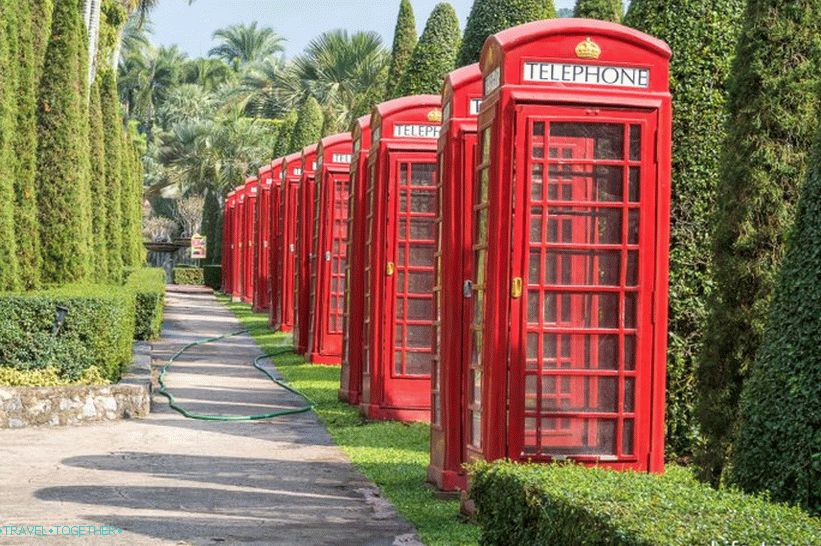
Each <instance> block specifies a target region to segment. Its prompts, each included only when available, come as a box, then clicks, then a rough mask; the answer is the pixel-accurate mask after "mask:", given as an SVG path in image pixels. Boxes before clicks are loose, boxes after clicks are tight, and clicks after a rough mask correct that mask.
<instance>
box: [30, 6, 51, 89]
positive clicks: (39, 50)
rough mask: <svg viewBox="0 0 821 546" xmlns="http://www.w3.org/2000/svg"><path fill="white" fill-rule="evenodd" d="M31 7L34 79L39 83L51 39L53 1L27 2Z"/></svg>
mask: <svg viewBox="0 0 821 546" xmlns="http://www.w3.org/2000/svg"><path fill="white" fill-rule="evenodd" d="M29 5H30V6H31V20H32V21H33V25H32V33H31V39H32V49H33V54H34V77H35V80H36V81H38V82H39V81H40V77H41V76H42V74H43V64H44V63H45V61H46V49H47V48H48V42H49V38H50V37H51V21H52V16H53V13H54V0H29Z"/></svg>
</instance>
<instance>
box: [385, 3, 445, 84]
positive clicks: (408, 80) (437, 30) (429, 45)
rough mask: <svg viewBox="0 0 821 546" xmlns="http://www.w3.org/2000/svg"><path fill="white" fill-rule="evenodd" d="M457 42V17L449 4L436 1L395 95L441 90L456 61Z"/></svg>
mask: <svg viewBox="0 0 821 546" xmlns="http://www.w3.org/2000/svg"><path fill="white" fill-rule="evenodd" d="M460 41H461V36H460V33H459V18H458V17H457V16H456V11H454V9H453V6H451V5H450V4H448V3H446V2H442V3H441V4H437V5H436V7H435V8H433V12H431V14H430V17H428V21H427V23H425V30H424V31H423V32H422V36H421V37H420V38H419V42H418V43H417V44H416V47H415V48H414V50H413V55H411V58H410V61H409V62H408V68H407V69H406V70H405V73H404V74H403V75H402V80H401V81H400V82H399V86H398V87H397V89H396V93H395V94H396V95H397V96H399V97H402V96H406V95H418V94H422V93H432V94H439V93H441V91H442V82H443V80H444V78H445V76H446V75H447V74H448V72H450V71H451V70H453V67H454V64H455V62H456V53H457V51H458V50H459V42H460Z"/></svg>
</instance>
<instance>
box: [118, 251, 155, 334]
mask: <svg viewBox="0 0 821 546" xmlns="http://www.w3.org/2000/svg"><path fill="white" fill-rule="evenodd" d="M125 287H126V289H128V290H129V291H131V292H132V293H133V294H134V298H135V307H136V308H135V326H134V339H139V340H149V339H157V338H158V337H159V336H160V331H161V330H162V319H163V306H164V304H165V271H164V270H163V269H161V268H159V267H146V268H141V269H135V270H134V271H133V272H131V273H130V274H129V275H128V279H127V280H126V282H125Z"/></svg>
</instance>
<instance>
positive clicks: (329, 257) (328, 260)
mask: <svg viewBox="0 0 821 546" xmlns="http://www.w3.org/2000/svg"><path fill="white" fill-rule="evenodd" d="M325 261H326V262H330V261H331V251H330V250H326V251H325Z"/></svg>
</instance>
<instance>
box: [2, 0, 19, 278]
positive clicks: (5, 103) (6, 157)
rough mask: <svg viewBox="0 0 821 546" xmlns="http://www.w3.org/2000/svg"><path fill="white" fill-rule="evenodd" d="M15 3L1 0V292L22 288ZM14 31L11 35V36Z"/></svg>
mask: <svg viewBox="0 0 821 546" xmlns="http://www.w3.org/2000/svg"><path fill="white" fill-rule="evenodd" d="M14 4H15V2H14V0H0V74H2V77H0V196H2V198H0V290H12V289H16V288H17V287H18V286H19V284H20V282H19V281H20V279H19V271H18V263H17V244H16V239H15V230H14V200H13V199H9V198H8V196H11V195H14V182H13V180H14V175H15V168H14V167H15V161H14V143H15V139H14V132H15V126H16V124H17V110H16V94H17V85H16V79H15V70H14V69H15V67H16V65H17V62H16V59H14V58H12V48H11V47H10V44H11V43H13V42H16V26H15V25H12V24H10V20H11V19H12V18H13V10H14V9H15V6H14ZM9 31H11V32H9Z"/></svg>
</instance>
